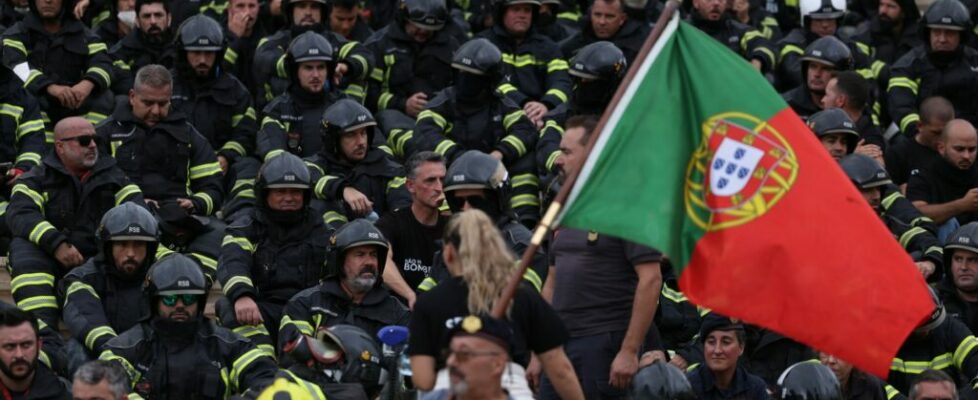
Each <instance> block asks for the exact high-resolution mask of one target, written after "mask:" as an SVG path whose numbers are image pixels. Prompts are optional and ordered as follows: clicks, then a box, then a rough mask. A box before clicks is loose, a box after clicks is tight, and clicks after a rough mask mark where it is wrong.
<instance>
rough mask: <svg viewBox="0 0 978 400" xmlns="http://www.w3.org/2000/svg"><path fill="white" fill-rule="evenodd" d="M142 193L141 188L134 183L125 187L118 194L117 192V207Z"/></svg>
mask: <svg viewBox="0 0 978 400" xmlns="http://www.w3.org/2000/svg"><path fill="white" fill-rule="evenodd" d="M141 192H142V191H141V190H139V186H136V185H134V184H132V183H130V184H128V185H126V186H123V187H122V189H119V191H118V192H115V205H119V204H122V202H124V201H126V199H128V198H129V197H132V196H133V195H135V194H137V193H141Z"/></svg>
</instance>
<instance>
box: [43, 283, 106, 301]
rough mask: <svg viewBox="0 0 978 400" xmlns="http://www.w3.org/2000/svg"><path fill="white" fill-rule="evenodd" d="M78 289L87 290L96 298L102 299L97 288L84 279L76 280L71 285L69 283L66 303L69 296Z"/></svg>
mask: <svg viewBox="0 0 978 400" xmlns="http://www.w3.org/2000/svg"><path fill="white" fill-rule="evenodd" d="M52 281H53V279H52ZM78 291H86V292H88V293H89V294H91V295H92V296H93V297H95V298H96V299H101V298H100V297H99V295H98V293H96V292H95V288H93V287H92V285H89V284H87V283H85V282H82V281H74V282H72V283H71V285H68V290H66V291H65V303H67V302H68V300H67V298H69V297H71V295H73V294H75V292H78Z"/></svg>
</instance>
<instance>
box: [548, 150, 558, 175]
mask: <svg viewBox="0 0 978 400" xmlns="http://www.w3.org/2000/svg"><path fill="white" fill-rule="evenodd" d="M557 157H560V151H559V150H558V151H554V152H552V153H550V156H549V157H547V162H546V167H547V170H548V171H549V170H552V169H553V168H554V163H555V162H557Z"/></svg>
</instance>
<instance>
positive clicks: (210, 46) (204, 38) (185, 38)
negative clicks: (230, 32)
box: [178, 14, 224, 52]
mask: <svg viewBox="0 0 978 400" xmlns="http://www.w3.org/2000/svg"><path fill="white" fill-rule="evenodd" d="M178 35H179V41H178V42H179V43H180V46H181V47H182V48H183V50H185V51H216V52H219V51H223V50H224V31H223V30H222V29H221V25H220V24H218V23H217V21H214V20H213V19H211V18H210V17H207V16H205V15H203V14H198V15H194V16H192V17H190V18H187V20H186V21H183V24H181V25H180V31H179V33H178Z"/></svg>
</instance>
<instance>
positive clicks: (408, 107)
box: [366, 0, 460, 129]
mask: <svg viewBox="0 0 978 400" xmlns="http://www.w3.org/2000/svg"><path fill="white" fill-rule="evenodd" d="M448 19H449V14H448V8H447V7H446V6H445V0H401V2H400V7H399V8H398V11H397V14H396V15H395V19H394V21H391V23H390V24H389V25H387V26H386V27H384V28H383V29H381V30H379V31H377V32H375V33H374V34H373V35H372V36H371V37H370V39H369V40H368V41H367V47H368V48H370V51H371V52H373V55H374V57H375V62H374V65H375V67H374V70H373V71H372V72H371V73H370V91H369V94H368V96H367V102H366V104H367V107H369V108H371V109H373V110H376V111H377V112H378V113H379V112H381V111H384V110H396V111H399V112H402V113H404V114H406V115H408V116H409V117H411V118H416V117H417V116H418V113H420V112H421V110H424V108H425V106H426V105H427V104H428V100H429V99H431V98H433V97H434V96H435V93H437V92H439V91H441V90H442V89H444V88H446V87H448V86H449V85H451V84H452V76H453V75H454V71H453V70H452V65H451V64H452V52H453V51H455V49H457V48H458V46H459V44H460V43H459V42H458V40H457V39H456V37H455V36H453V35H452V34H451V32H450V31H449V30H448V29H445V24H446V22H447V21H448ZM378 117H379V116H378ZM384 128H385V129H389V128H390V127H386V126H385V127H384Z"/></svg>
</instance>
